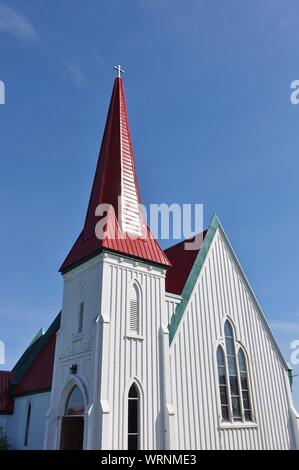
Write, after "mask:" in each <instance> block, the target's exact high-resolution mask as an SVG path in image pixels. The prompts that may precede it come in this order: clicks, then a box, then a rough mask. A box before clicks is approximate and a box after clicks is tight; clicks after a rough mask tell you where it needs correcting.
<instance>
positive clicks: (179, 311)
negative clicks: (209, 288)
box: [168, 214, 220, 344]
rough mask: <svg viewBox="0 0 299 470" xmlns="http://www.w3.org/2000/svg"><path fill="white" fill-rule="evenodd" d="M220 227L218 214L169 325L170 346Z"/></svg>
mask: <svg viewBox="0 0 299 470" xmlns="http://www.w3.org/2000/svg"><path fill="white" fill-rule="evenodd" d="M219 226H220V222H219V220H218V217H217V216H216V214H215V215H214V217H213V219H212V221H211V223H210V226H209V228H208V231H207V233H206V236H205V238H204V241H203V244H202V246H201V247H200V250H199V252H198V255H197V257H196V259H195V261H194V264H193V266H192V269H191V271H190V274H189V276H188V279H187V282H186V284H185V286H184V289H183V291H182V294H181V296H182V301H181V302H180V303H179V304H178V306H177V308H176V311H175V313H174V314H173V315H172V317H171V321H170V324H169V325H168V330H169V344H171V343H172V340H173V338H174V335H175V332H176V330H177V329H178V326H179V324H180V321H181V319H182V316H183V314H184V311H185V308H186V306H187V304H188V302H189V299H190V296H191V294H192V292H193V289H194V286H195V284H196V281H197V279H198V276H199V274H200V272H201V269H202V267H203V264H204V262H205V259H206V257H207V254H208V251H209V249H210V246H211V244H212V241H213V239H214V236H215V233H216V230H217V228H218V227H219Z"/></svg>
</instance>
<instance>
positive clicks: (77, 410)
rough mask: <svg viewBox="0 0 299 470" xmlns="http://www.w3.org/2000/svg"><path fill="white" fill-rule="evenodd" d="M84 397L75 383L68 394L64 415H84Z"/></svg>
mask: <svg viewBox="0 0 299 470" xmlns="http://www.w3.org/2000/svg"><path fill="white" fill-rule="evenodd" d="M84 407H85V406H84V398H83V395H82V392H81V390H80V388H79V387H78V386H77V385H75V386H74V387H73V389H72V390H71V393H70V394H69V397H68V399H67V402H66V406H65V416H82V415H84Z"/></svg>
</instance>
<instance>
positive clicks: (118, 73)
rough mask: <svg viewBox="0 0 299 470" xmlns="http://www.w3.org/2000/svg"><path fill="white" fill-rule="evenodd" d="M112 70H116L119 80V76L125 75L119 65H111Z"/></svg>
mask: <svg viewBox="0 0 299 470" xmlns="http://www.w3.org/2000/svg"><path fill="white" fill-rule="evenodd" d="M113 68H114V69H115V70H117V76H118V78H121V74H122V73H125V71H124V69H122V68H121V66H120V65H113Z"/></svg>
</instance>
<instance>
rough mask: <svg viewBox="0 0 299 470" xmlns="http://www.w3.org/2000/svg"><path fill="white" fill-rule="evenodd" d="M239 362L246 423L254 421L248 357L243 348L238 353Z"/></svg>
mask: <svg viewBox="0 0 299 470" xmlns="http://www.w3.org/2000/svg"><path fill="white" fill-rule="evenodd" d="M238 362H239V370H240V381H241V391H242V400H243V408H244V416H245V421H252V413H251V404H250V394H249V383H248V374H247V364H246V357H245V354H244V351H243V349H241V348H240V349H239V352H238Z"/></svg>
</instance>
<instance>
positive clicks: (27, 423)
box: [24, 403, 31, 447]
mask: <svg viewBox="0 0 299 470" xmlns="http://www.w3.org/2000/svg"><path fill="white" fill-rule="evenodd" d="M30 418H31V403H29V405H28V408H27V415H26V425H25V436H24V446H25V447H27V445H28V437H29V427H30Z"/></svg>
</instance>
